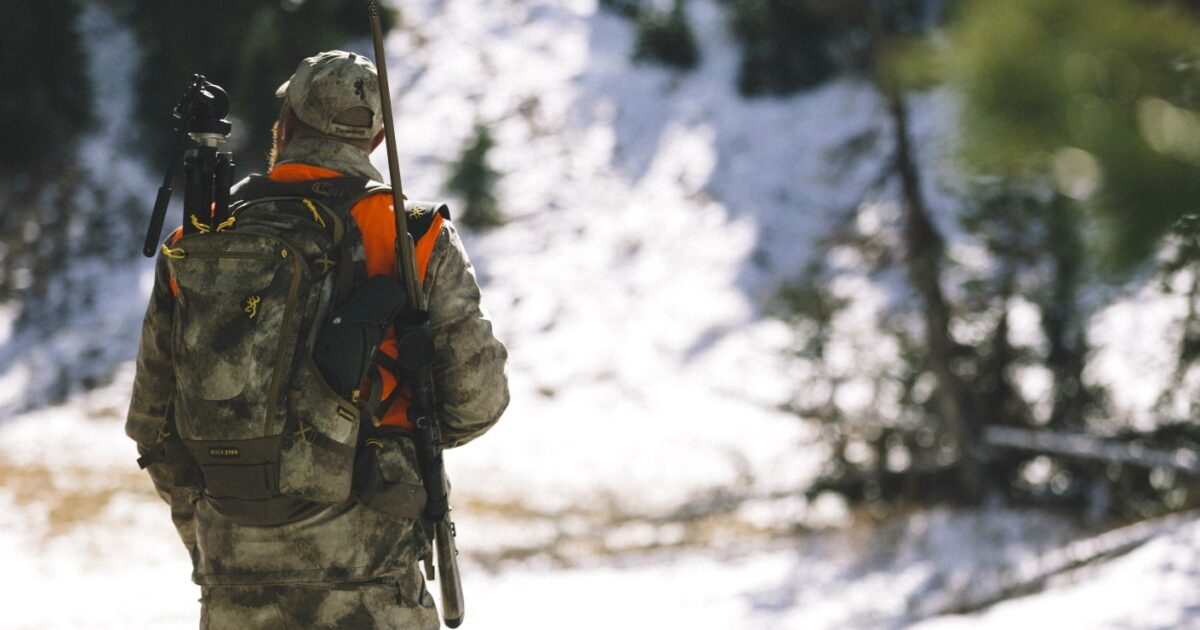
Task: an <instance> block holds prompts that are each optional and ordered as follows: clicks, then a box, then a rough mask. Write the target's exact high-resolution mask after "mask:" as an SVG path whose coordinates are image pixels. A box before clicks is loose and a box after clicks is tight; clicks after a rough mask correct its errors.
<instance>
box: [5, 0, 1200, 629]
mask: <svg viewBox="0 0 1200 630" xmlns="http://www.w3.org/2000/svg"><path fill="white" fill-rule="evenodd" d="M403 9H404V15H405V23H406V24H408V25H412V26H414V27H415V26H416V25H419V27H420V28H419V30H418V29H416V28H413V29H412V30H404V29H402V30H397V31H396V32H394V33H393V34H392V35H390V37H389V40H388V50H389V59H388V61H389V65H390V67H391V69H392V71H393V74H394V76H393V78H392V84H393V87H394V89H395V91H396V93H395V95H394V96H395V105H396V113H397V117H398V122H399V135H400V138H401V142H400V144H401V151H402V161H403V164H402V166H403V169H404V173H405V179H406V181H405V185H406V190H408V191H409V192H410V194H411V195H413V196H432V195H436V194H438V191H439V190H440V188H441V184H442V182H443V181H444V179H445V174H446V165H447V163H448V162H449V161H450V160H452V159H454V158H455V157H456V155H457V151H458V150H459V148H460V146H461V145H462V143H463V142H465V141H466V139H467V138H468V136H469V134H470V133H471V130H472V128H473V126H474V125H475V123H476V122H483V123H486V124H488V125H489V126H491V128H492V130H493V133H494V135H495V137H496V139H497V143H498V144H497V148H496V149H495V150H494V152H493V156H492V158H493V166H494V167H495V168H497V169H498V170H500V171H503V172H504V173H505V174H506V176H505V178H504V179H503V181H502V183H501V189H500V190H499V191H498V193H499V194H498V197H499V198H500V199H501V200H502V202H503V204H504V209H505V210H506V212H507V213H508V216H509V217H510V219H511V221H510V222H509V224H507V225H506V226H504V227H502V228H500V229H498V230H495V231H493V232H490V233H487V234H483V235H468V247H469V249H470V251H471V252H472V255H473V257H474V260H475V262H476V264H477V267H478V270H479V272H480V278H481V281H482V282H483V283H484V291H485V302H486V305H487V306H488V307H489V308H490V310H491V312H492V314H493V316H494V319H495V321H496V325H497V331H498V334H499V335H500V336H501V338H502V339H504V341H505V342H506V343H507V344H508V346H509V349H510V353H511V356H512V361H511V364H510V377H511V386H512V393H513V403H512V405H511V407H510V409H509V411H508V413H507V414H506V416H505V418H504V419H503V421H502V422H501V423H500V424H499V425H498V426H497V427H496V428H495V429H494V430H493V431H492V432H491V433H490V434H489V435H488V436H486V437H485V438H484V439H481V440H479V441H478V442H475V443H472V444H471V445H469V446H467V447H464V448H463V449H460V450H458V451H455V452H452V453H450V454H449V455H448V467H449V470H450V474H451V476H452V477H453V479H454V482H455V502H456V505H457V506H458V507H457V513H458V521H459V524H458V526H459V531H460V547H461V548H462V549H463V553H464V556H465V564H464V576H465V577H464V580H465V582H466V588H467V598H468V610H469V615H468V618H469V619H470V626H469V627H473V628H479V629H488V628H499V629H504V628H517V627H520V628H558V627H564V626H566V627H573V628H611V627H632V628H674V627H684V628H696V629H700V628H714V629H715V628H788V629H795V628H873V627H898V626H904V625H908V624H912V623H918V622H923V623H925V624H928V625H927V627H934V628H958V627H975V626H976V625H981V626H984V627H996V628H1001V627H1013V626H1015V625H1017V624H1023V625H1025V626H1029V627H1076V628H1095V627H1127V628H1166V627H1186V626H1187V625H1189V624H1193V625H1197V626H1200V621H1198V620H1200V591H1198V590H1197V589H1195V584H1196V577H1197V576H1196V570H1197V569H1196V566H1197V564H1196V562H1195V561H1194V559H1193V558H1195V557H1196V556H1197V554H1196V552H1197V551H1198V550H1200V529H1198V527H1200V525H1188V526H1185V527H1181V528H1178V530H1177V531H1174V532H1171V533H1166V534H1162V535H1160V536H1159V537H1156V538H1155V539H1154V540H1153V541H1152V542H1151V543H1149V544H1147V545H1145V546H1144V547H1142V548H1140V549H1138V550H1136V551H1134V552H1133V553H1131V554H1130V555H1128V556H1125V557H1122V558H1119V559H1117V560H1115V561H1113V562H1111V563H1109V564H1107V565H1103V566H1101V567H1098V568H1090V569H1086V570H1082V571H1077V572H1074V573H1068V574H1066V575H1064V576H1062V577H1061V578H1058V581H1056V582H1054V583H1053V584H1052V586H1051V588H1050V589H1049V590H1048V591H1046V592H1044V593H1042V594H1039V595H1035V596H1031V597H1028V598H1024V599H1020V600H1014V601H1011V602H1006V603H1003V604H1001V605H998V606H995V607H992V608H988V609H986V610H985V611H984V612H983V613H981V614H980V615H977V616H971V617H938V618H935V619H929V620H923V618H924V617H926V616H928V615H929V614H932V613H931V611H932V612H933V613H936V612H937V611H939V610H946V609H948V608H946V607H945V606H946V604H947V602H952V601H954V599H955V598H956V597H959V596H963V595H971V596H974V597H978V596H980V594H981V593H982V594H985V595H986V593H987V592H988V589H989V588H991V586H992V585H994V584H999V583H1003V580H1004V579H1005V577H1006V576H1008V575H1010V574H1011V573H1012V572H1013V571H1015V570H1017V569H1018V568H1019V567H1022V566H1026V565H1028V563H1029V562H1033V561H1035V560H1036V559H1037V558H1039V557H1041V556H1043V555H1045V554H1048V553H1050V552H1052V551H1053V550H1054V549H1057V548H1059V547H1060V546H1061V545H1062V544H1063V543H1065V542H1067V541H1069V540H1071V539H1073V538H1076V537H1079V536H1083V535H1085V533H1084V532H1082V531H1080V530H1078V529H1077V528H1076V527H1075V526H1074V525H1073V524H1072V523H1070V522H1068V521H1066V520H1064V519H1060V518H1055V517H1052V516H1047V515H1039V514H1019V513H1013V512H1009V511H1004V510H1000V509H987V510H982V511H979V512H955V511H949V510H941V511H934V512H930V513H913V514H903V515H897V516H895V517H894V518H892V519H889V520H888V521H886V522H882V523H880V522H874V521H872V520H870V519H865V518H863V517H861V516H853V515H850V514H847V513H845V511H844V510H843V509H841V507H840V506H839V505H838V504H837V502H836V501H817V502H815V503H814V504H811V505H810V504H808V503H807V502H805V501H804V500H803V499H802V498H800V497H797V496H795V495H794V494H792V493H793V492H794V491H795V490H797V489H798V488H802V487H803V485H804V483H805V481H806V480H808V479H810V478H811V477H812V476H813V474H814V473H815V471H816V467H817V465H818V463H819V461H820V455H821V454H820V452H819V450H818V449H817V448H816V447H814V446H812V445H811V444H810V443H809V441H810V440H811V439H812V437H813V432H812V429H811V428H810V427H809V426H807V425H806V424H804V423H803V422H801V421H799V420H797V419H796V418H795V417H793V416H791V415H789V414H786V413H784V412H781V411H779V410H778V409H777V405H778V404H779V403H780V402H781V401H783V400H786V399H787V397H788V394H789V392H790V389H791V388H792V387H794V386H795V385H794V383H793V382H792V379H791V375H789V373H788V370H787V368H786V365H785V363H784V357H785V351H786V349H787V347H788V344H789V343H790V342H791V337H790V333H789V332H788V331H787V330H786V329H785V327H784V326H783V325H782V324H780V323H778V322H774V321H771V320H769V319H765V318H763V317H762V313H761V312H760V305H761V303H762V301H763V298H765V297H766V296H768V295H769V294H770V293H771V291H772V290H773V288H774V285H775V283H776V282H778V281H779V280H780V279H781V278H783V277H786V276H787V275H789V274H791V273H793V272H794V270H796V269H798V268H800V262H801V261H803V260H806V259H807V257H808V256H809V255H811V253H812V252H813V251H814V250H813V248H814V247H816V245H817V241H818V239H819V238H820V237H821V236H822V235H823V234H825V233H826V232H827V230H828V229H829V227H830V225H831V223H832V221H833V220H834V217H835V216H837V215H838V213H839V212H841V211H843V210H844V209H845V208H848V207H853V206H854V205H856V204H858V203H860V202H861V201H862V200H861V199H860V198H859V196H860V195H861V194H862V190H863V189H864V188H866V186H867V182H869V181H871V180H872V179H873V178H874V177H875V176H876V174H877V173H878V170H879V168H880V164H879V163H878V159H879V158H861V159H857V160H852V161H849V162H845V163H842V162H839V160H838V159H837V157H836V156H837V155H839V149H840V148H841V147H842V146H843V145H844V144H845V143H846V142H847V141H849V140H851V139H854V138H862V137H865V136H864V134H866V136H870V135H871V134H872V133H878V129H879V126H880V121H879V114H880V104H879V102H878V100H877V99H876V97H875V96H874V95H873V93H872V92H871V90H869V89H867V88H866V87H865V86H863V85H860V84H858V83H855V82H853V81H848V80H843V81H838V82H835V83H833V84H830V85H828V86H825V87H823V88H821V89H818V90H816V91H815V92H813V93H810V94H806V95H801V96H798V97H794V98H789V99H766V100H761V101H754V102H747V101H744V100H742V99H740V98H739V97H737V96H736V92H735V90H734V89H733V77H734V75H735V70H736V54H735V51H734V48H733V46H732V44H731V42H730V41H729V36H728V34H727V29H726V28H725V26H724V24H723V22H722V20H723V17H722V14H721V12H720V10H719V8H718V7H717V6H716V4H715V3H713V2H711V1H709V0H695V1H693V2H691V3H689V12H690V15H691V19H692V23H693V27H694V28H695V29H696V31H697V36H698V39H699V41H700V42H701V43H702V47H703V55H704V57H703V63H702V65H701V67H700V68H699V69H697V70H696V71H695V72H693V73H690V74H687V75H677V74H674V73H672V72H670V71H667V70H663V69H661V68H656V67H636V66H632V65H631V64H630V62H629V54H630V51H631V50H632V46H633V31H632V29H631V27H630V24H629V23H628V22H627V21H626V20H624V19H622V18H619V17H616V16H613V15H609V14H606V13H603V12H601V11H599V10H598V9H597V7H596V4H595V2H594V1H592V0H530V1H518V0H438V1H435V0H420V1H412V2H409V1H406V2H404V3H403ZM89 19H90V20H92V21H91V22H89V24H90V27H89V28H93V29H98V30H100V31H104V32H105V33H107V34H108V35H107V36H108V37H109V38H110V39H109V40H107V41H108V42H109V44H107V45H106V47H105V50H109V49H114V47H115V48H119V47H121V46H128V45H129V42H128V41H127V40H126V39H122V37H123V36H122V35H121V31H120V29H114V28H112V26H111V25H108V24H107V23H105V22H104V21H103V16H97V15H95V14H93V15H92V16H91V17H90V18H89ZM430 34H436V36H430ZM364 52H365V51H364ZM920 105H921V107H918V108H915V111H916V119H915V121H914V122H915V127H916V129H917V130H918V133H922V134H932V133H933V132H934V131H936V130H935V129H933V128H934V126H935V123H934V122H933V121H935V119H936V118H937V116H936V115H935V114H936V113H937V112H939V111H943V110H944V107H945V105H944V104H942V103H940V102H939V97H937V96H934V97H929V98H927V99H925V100H923V101H921V102H920ZM109 118H112V119H120V116H118V115H114V116H111V117H109ZM106 133H115V132H111V130H110V131H109V132H106ZM97 142H99V143H100V144H99V145H91V146H92V148H91V149H89V150H93V151H99V150H100V149H99V148H96V147H98V146H101V145H102V144H103V142H104V140H103V138H101V139H100V140H98V141H97ZM922 146H925V147H930V148H927V149H925V150H928V151H934V150H936V148H937V147H936V145H930V144H924V145H922ZM375 157H376V159H377V160H379V165H380V166H382V165H383V162H382V160H383V156H382V154H380V155H377V156H375ZM129 168H131V167H129V166H128V165H122V172H123V173H125V174H124V175H122V178H123V179H124V180H126V181H130V182H134V183H131V184H129V185H131V186H147V189H146V190H145V194H146V195H150V194H151V190H150V187H151V186H152V185H147V184H146V182H147V181H149V179H148V178H146V177H145V176H144V175H131V174H129V173H126V171H127V170H128V169H129ZM383 170H385V171H386V169H383ZM929 185H930V188H931V190H930V194H931V195H932V196H933V197H934V198H935V199H936V197H937V195H938V194H939V193H938V190H937V187H936V186H935V185H934V184H933V183H930V184H929ZM123 273H124V275H119V276H115V278H116V279H114V280H111V282H114V283H120V284H122V285H123V286H125V287H126V288H128V287H132V286H138V287H139V291H138V293H137V295H135V296H130V295H129V294H128V293H124V294H121V293H120V292H119V291H113V292H112V293H113V294H118V295H122V299H121V300H119V301H114V303H113V304H112V306H113V307H114V308H111V309H103V310H104V315H103V317H102V318H101V319H100V321H102V322H103V323H104V324H103V326H100V327H93V325H94V323H95V322H94V321H93V322H90V323H89V325H88V326H89V327H84V326H80V327H79V328H78V329H73V330H65V331H63V333H62V334H61V335H58V336H56V337H55V339H54V340H52V341H51V343H52V344H57V345H70V344H71V343H72V339H77V338H78V337H79V336H91V337H93V338H94V337H96V336H97V335H98V333H97V331H98V330H102V331H103V333H102V334H103V335H104V336H105V337H108V338H111V339H112V340H115V342H112V343H110V344H109V345H113V343H115V344H117V345H121V347H126V346H129V345H130V344H131V343H132V341H133V340H134V339H135V338H136V331H137V326H138V324H139V321H138V318H139V317H138V316H139V314H140V311H141V306H140V304H142V303H144V299H145V295H146V291H147V289H148V286H147V282H146V281H145V279H146V275H145V269H144V267H140V268H131V269H129V270H126V271H125V272H123ZM114 286H115V285H114ZM1118 315H1119V313H1118V314H1117V315H1114V316H1113V319H1109V320H1105V321H1107V322H1109V323H1108V324H1106V325H1109V326H1112V327H1116V328H1114V330H1123V328H1122V326H1124V324H1122V323H1121V322H1123V321H1124V319H1122V318H1121V317H1118ZM1125 319H1128V318H1125ZM1130 325H1136V322H1135V324H1130ZM1125 338H1130V337H1128V336H1125ZM53 347H56V346H55V345H49V344H48V345H47V347H46V348H43V349H41V350H40V351H39V352H40V353H41V354H40V355H39V354H34V355H31V356H33V357H34V359H30V360H29V361H26V362H20V361H18V362H16V365H17V366H18V367H17V368H15V369H14V370H11V371H10V372H9V374H7V375H3V376H2V377H0V389H3V391H0V396H3V397H4V398H5V399H6V400H10V401H11V400H14V399H19V397H20V396H21V395H22V392H24V391H25V390H26V388H27V387H31V386H32V385H31V383H32V382H33V381H32V379H33V374H35V373H36V370H35V369H34V368H36V366H37V365H38V364H37V362H36V357H37V356H45V355H46V354H47V353H48V352H49V351H50V348H53ZM1143 347H1144V346H1143ZM124 352H127V353H128V355H127V356H131V355H132V352H133V348H131V347H128V348H127V349H126V350H124ZM1114 364H1115V365H1116V364H1120V365H1124V364H1121V362H1120V360H1119V359H1117V360H1115V363H1114ZM1114 369H1116V368H1114ZM131 370H132V368H131V366H130V365H129V364H128V363H126V364H124V365H123V367H122V368H121V369H120V372H119V374H118V376H117V378H116V380H115V382H114V383H113V384H112V385H111V386H109V387H106V388H104V389H101V390H97V391H94V392H90V393H87V394H80V395H77V396H74V397H73V398H71V399H70V400H69V401H68V402H67V403H66V404H64V405H60V406H56V407H47V408H42V409H39V410H36V411H32V412H29V413H25V414H23V415H21V416H18V417H13V418H10V419H8V420H6V421H4V422H3V423H0V558H3V561H2V563H0V593H4V596H3V599H2V600H0V601H3V606H0V628H13V629H18V628H20V629H25V628H29V629H33V628H39V629H41V628H78V627H84V628H177V627H178V628H184V627H195V624H196V619H197V611H198V607H197V605H196V603H195V600H196V598H197V597H198V588H197V587H195V586H193V585H191V584H190V583H189V582H188V580H187V575H188V574H189V570H190V565H189V563H188V560H187V558H186V555H185V553H184V551H183V549H182V546H181V545H180V544H179V543H178V541H177V540H176V539H175V535H174V532H173V530H172V528H171V527H170V525H169V519H168V517H167V513H166V508H165V506H163V505H162V504H161V502H160V501H159V500H158V498H157V497H156V496H154V494H153V492H152V490H151V488H150V484H149V482H148V480H147V479H145V478H144V476H143V475H142V474H141V473H140V472H139V471H137V469H136V465H135V464H134V463H133V460H134V458H135V454H134V449H133V445H132V443H131V442H129V441H128V440H127V439H126V438H125V437H124V435H123V432H122V429H121V424H122V422H123V415H124V411H125V405H126V404H127V398H128V392H129V386H130V380H131V378H132V375H131ZM722 493H724V494H722ZM729 495H733V496H749V497H757V498H756V499H751V500H749V501H746V502H745V503H742V504H740V505H738V504H735V505H732V506H731V507H729V508H728V509H713V510H712V514H711V515H709V516H704V515H701V516H699V517H696V518H690V517H688V516H687V511H688V510H700V511H701V512H703V511H704V508H705V507H706V506H707V507H709V508H712V507H714V506H717V507H719V506H720V505H721V500H722V498H723V497H725V498H728V496H729ZM797 523H801V524H803V529H802V530H797V531H793V529H792V528H793V526H795V525H796V524H797ZM63 593H70V594H71V596H70V597H63V596H62V595H63Z"/></svg>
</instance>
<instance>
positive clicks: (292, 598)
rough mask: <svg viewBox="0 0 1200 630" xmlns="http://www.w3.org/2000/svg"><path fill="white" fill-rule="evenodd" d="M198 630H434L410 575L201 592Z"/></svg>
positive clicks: (418, 581)
mask: <svg viewBox="0 0 1200 630" xmlns="http://www.w3.org/2000/svg"><path fill="white" fill-rule="evenodd" d="M200 603H201V607H200V628H201V630H285V629H286V630H308V629H309V628H312V629H314V630H316V629H334V628H336V629H338V630H360V629H361V630H370V629H376V628H378V629H380V630H385V629H386V630H437V629H438V628H440V627H441V622H440V621H439V620H438V614H437V609H436V608H434V604H433V598H432V597H430V595H429V592H428V591H426V590H425V580H424V579H423V578H422V577H421V574H420V573H419V572H418V571H417V569H416V567H414V568H413V569H412V570H410V571H408V572H406V573H402V574H397V575H394V576H389V577H387V578H381V579H379V580H374V581H371V582H366V583H352V584H303V585H301V584H287V585H278V584H273V585H248V586H205V587H203V588H202V589H201V597H200Z"/></svg>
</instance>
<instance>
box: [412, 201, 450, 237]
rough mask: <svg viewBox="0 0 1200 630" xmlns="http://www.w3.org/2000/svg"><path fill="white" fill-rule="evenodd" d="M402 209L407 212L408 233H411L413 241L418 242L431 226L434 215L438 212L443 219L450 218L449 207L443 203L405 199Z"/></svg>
mask: <svg viewBox="0 0 1200 630" xmlns="http://www.w3.org/2000/svg"><path fill="white" fill-rule="evenodd" d="M404 211H405V212H407V213H408V233H409V234H412V237H413V242H419V241H420V240H421V239H422V238H423V237H424V236H425V233H426V232H428V231H429V228H430V227H433V218H434V217H435V216H437V215H439V214H440V215H442V218H443V219H445V220H447V221H449V220H450V208H449V206H447V205H446V204H444V203H432V202H428V201H407V200H406V201H405V202H404Z"/></svg>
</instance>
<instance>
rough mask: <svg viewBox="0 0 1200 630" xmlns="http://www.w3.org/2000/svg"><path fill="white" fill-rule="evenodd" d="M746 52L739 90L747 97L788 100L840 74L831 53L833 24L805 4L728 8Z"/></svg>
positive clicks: (746, 1) (749, 1) (748, 3)
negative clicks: (787, 98)
mask: <svg viewBox="0 0 1200 630" xmlns="http://www.w3.org/2000/svg"><path fill="white" fill-rule="evenodd" d="M728 4H729V6H730V11H731V17H730V21H731V25H732V28H733V32H734V35H736V36H737V39H738V42H739V43H740V44H741V49H742V62H741V67H740V69H739V71H738V79H737V81H738V89H739V90H740V91H741V93H742V94H743V95H745V96H760V95H786V94H791V93H794V92H798V91H800V90H804V89H807V88H810V87H813V86H816V85H818V84H820V83H822V82H824V81H825V80H827V79H829V78H831V77H832V76H833V74H834V72H835V71H836V70H837V66H836V64H835V62H834V59H833V55H832V53H831V51H830V46H829V44H830V41H831V40H832V39H833V37H834V36H835V34H836V29H835V26H834V24H835V21H834V20H833V19H832V18H830V17H829V16H828V15H825V14H821V13H818V12H816V11H814V10H812V9H811V8H809V4H808V2H806V0H736V1H732V2H729V3H728Z"/></svg>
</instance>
